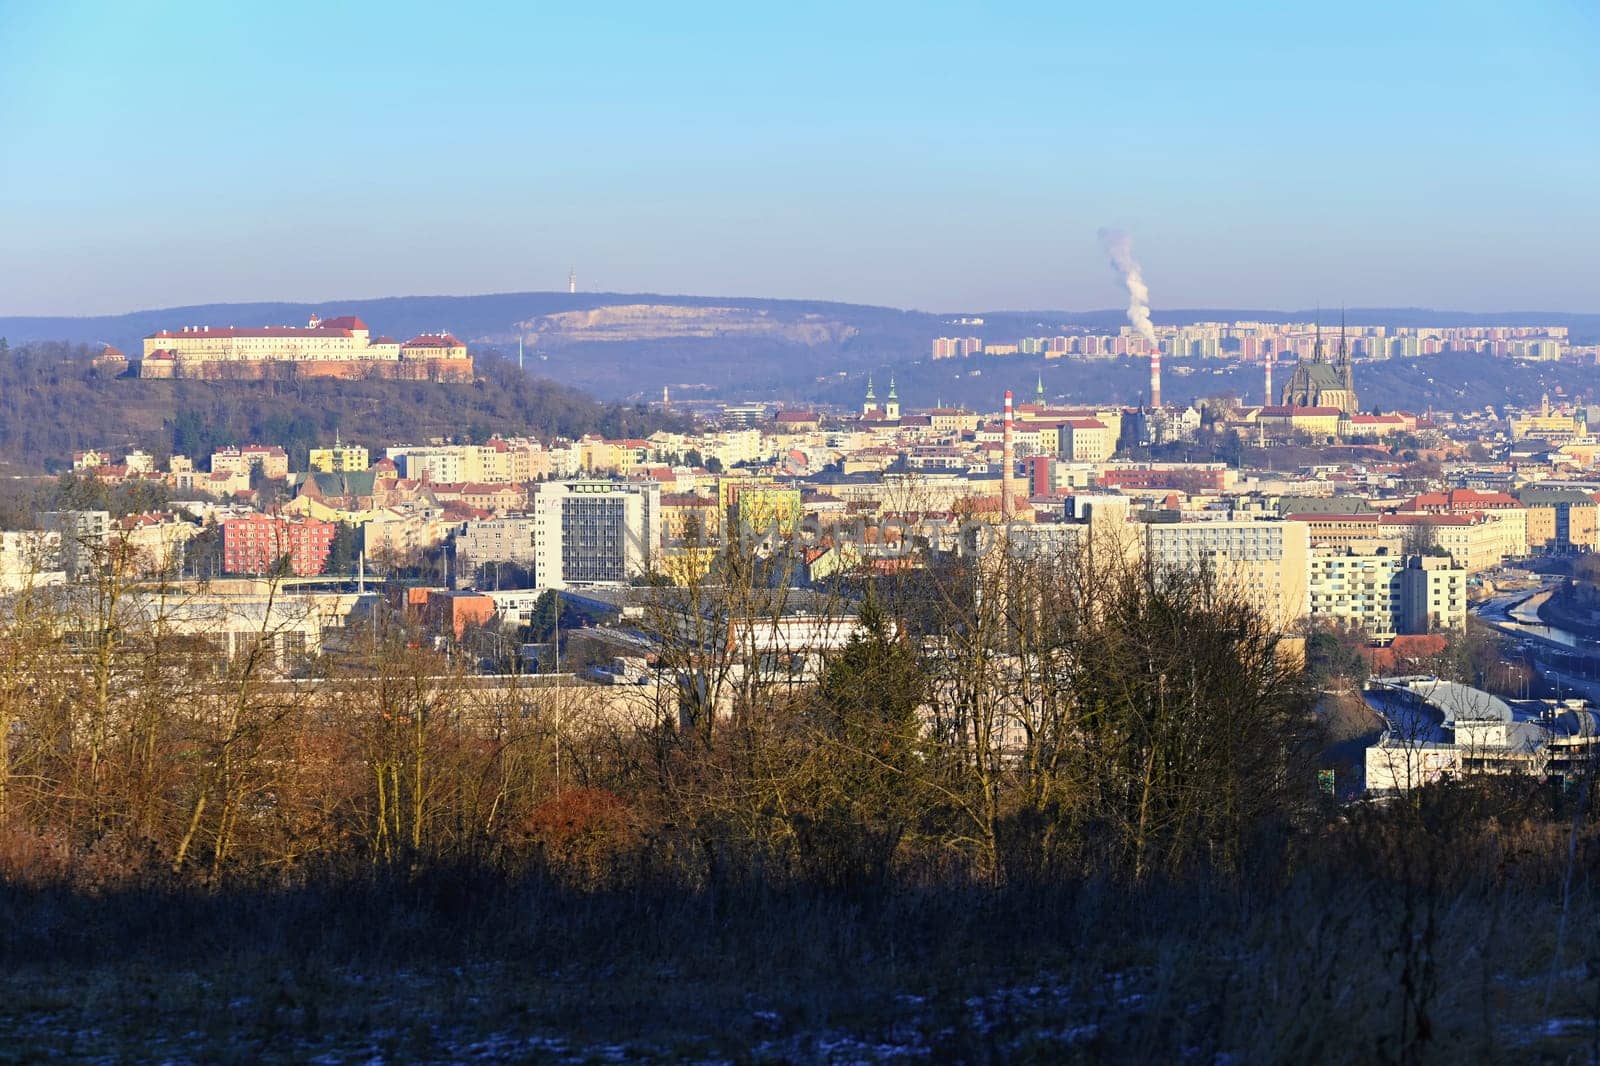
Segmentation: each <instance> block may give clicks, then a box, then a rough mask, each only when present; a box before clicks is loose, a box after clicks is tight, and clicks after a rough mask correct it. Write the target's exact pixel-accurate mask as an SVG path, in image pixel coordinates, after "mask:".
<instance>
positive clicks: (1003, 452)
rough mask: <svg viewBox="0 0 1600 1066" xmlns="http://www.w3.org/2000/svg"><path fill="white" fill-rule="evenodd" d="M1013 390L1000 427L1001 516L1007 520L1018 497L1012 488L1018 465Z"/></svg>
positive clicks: (1009, 394) (1009, 392) (1015, 505)
mask: <svg viewBox="0 0 1600 1066" xmlns="http://www.w3.org/2000/svg"><path fill="white" fill-rule="evenodd" d="M1011 420H1012V414H1011V390H1010V389H1007V390H1006V418H1005V421H1004V422H1002V423H1001V428H1000V465H1001V471H1000V517H1001V519H1003V520H1004V521H1006V522H1009V521H1011V519H1012V517H1013V516H1014V515H1015V514H1016V510H1017V499H1016V495H1015V494H1014V493H1013V492H1012V489H1011V473H1012V468H1013V467H1015V466H1016V462H1017V455H1016V450H1015V447H1014V446H1013V444H1012V442H1011Z"/></svg>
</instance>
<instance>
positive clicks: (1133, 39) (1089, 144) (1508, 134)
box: [0, 3, 1600, 315]
mask: <svg viewBox="0 0 1600 1066" xmlns="http://www.w3.org/2000/svg"><path fill="white" fill-rule="evenodd" d="M1335 16H1336V17H1335ZM0 31H3V32H4V33H5V36H6V39H7V42H8V44H9V45H10V47H9V49H8V55H9V57H10V59H11V60H12V66H11V67H10V68H9V69H8V72H7V91H6V92H5V93H4V94H0V123H4V126H5V128H6V130H7V138H8V149H9V153H10V155H11V160H10V162H9V165H8V166H7V167H6V168H4V169H3V171H0V233H4V234H5V252H6V254H5V255H4V256H0V313H4V314H7V315H61V314H69V315H98V314H106V313H120V312H125V311H126V310H128V309H131V308H137V309H147V308H155V307H167V306H188V305H196V304H207V303H221V302H276V301H290V300H292V301H295V302H301V301H302V299H303V297H302V296H301V295H300V294H304V293H307V292H338V293H341V294H343V295H342V296H341V297H340V298H341V299H363V298H364V299H373V298H383V297H387V296H394V295H396V294H399V293H412V292H435V293H462V294H466V293H483V292H493V291H502V292H503V291H513V292H515V291H527V290H542V291H560V290H562V289H564V288H565V283H566V277H567V271H568V270H569V269H570V268H576V270H577V272H578V281H579V287H580V290H581V291H585V292H589V291H593V290H596V289H603V290H605V291H610V292H658V293H673V292H676V293H717V294H720V295H726V296H742V297H762V298H789V299H815V300H833V301H840V302H849V303H859V304H872V305H878V306H891V307H902V308H985V307H1030V306H1031V307H1095V308H1099V307H1114V306H1116V305H1117V304H1118V303H1119V299H1120V295H1121V293H1120V283H1119V281H1118V279H1117V277H1116V276H1115V275H1114V274H1113V272H1112V271H1111V270H1110V269H1109V268H1108V266H1107V264H1106V262H1105V256H1104V254H1103V252H1102V251H1101V249H1100V247H1099V245H1098V242H1097V240H1096V231H1097V230H1098V229H1099V228H1100V227H1103V226H1114V227H1120V228H1122V229H1125V230H1127V231H1128V232H1129V233H1130V234H1131V236H1132V238H1133V242H1134V249H1135V253H1136V254H1137V256H1138V257H1139V259H1140V261H1141V263H1142V265H1143V271H1144V276H1145V279H1146V280H1147V281H1148V283H1149V285H1150V288H1151V298H1152V305H1153V306H1154V307H1155V308H1156V309H1157V310H1158V313H1159V309H1161V308H1206V307H1217V308H1226V307H1289V308H1298V307H1309V306H1313V305H1314V304H1316V303H1317V302H1319V301H1320V302H1321V303H1322V304H1323V305H1324V306H1328V305H1332V304H1338V303H1341V302H1342V303H1345V304H1347V305H1350V306H1378V307H1388V306H1404V307H1436V308H1473V309H1488V310H1491V311H1492V310H1498V309H1500V308H1506V307H1575V308H1580V309H1585V310H1587V309H1600V308H1596V304H1595V297H1594V295H1593V292H1592V278H1593V277H1594V276H1596V274H1597V273H1600V211H1597V210H1596V208H1595V205H1594V201H1593V197H1592V195H1591V194H1589V192H1588V190H1587V188H1586V186H1585V183H1583V182H1581V181H1575V180H1572V176H1573V175H1577V174H1582V173H1584V172H1587V171H1589V170H1591V169H1593V168H1594V166H1595V164H1596V163H1600V144H1597V143H1596V137H1595V134H1594V132H1593V131H1594V130H1596V129H1600V106H1597V104H1600V92H1597V89H1600V75H1597V73H1596V72H1595V71H1594V69H1593V68H1592V66H1591V65H1590V64H1589V57H1590V56H1591V55H1593V54H1594V52H1595V49H1596V45H1597V44H1600V13H1597V11H1596V10H1594V9H1592V8H1583V7H1578V6H1576V5H1544V6H1535V5H1523V6H1518V7H1515V8H1511V7H1506V6H1502V5H1496V4H1491V3H1472V4H1466V5H1457V6H1455V7H1452V8H1450V9H1449V17H1446V18H1440V17H1437V15H1436V14H1435V13H1433V12H1431V11H1428V10H1422V9H1419V10H1398V9H1395V8H1393V7H1391V6H1389V5H1379V4H1376V3H1359V4H1354V5H1344V6H1342V7H1340V8H1339V9H1338V11H1337V12H1332V13H1330V12H1327V11H1324V10H1322V9H1312V10H1306V11H1299V10H1257V11H1230V12H1218V11H1212V10H1197V9H1193V8H1191V7H1188V6H1186V5H1171V4H1169V5H1153V6H1142V7H1139V8H1137V9H1128V10H1120V11H1106V10H1093V11H1070V10H1058V9H1057V8H1056V7H1054V6H1047V5H1038V6H1021V7H1017V8H1013V9H1011V10H1008V11H1005V12H1001V13H996V12H973V11H970V10H966V9H959V8H954V7H944V6H919V7H917V8H914V9H894V8H877V9H872V10H857V9H853V8H848V7H844V6H842V5H841V6H834V7H829V6H823V7H820V8H808V9H806V10H804V11H800V10H792V11H791V10H779V9H749V8H746V7H742V6H732V5H728V6H718V5H696V6H694V7H692V8H681V9H680V8H675V9H671V10H666V9H660V8H656V7H651V6H646V5H640V6H624V7H621V8H615V9H607V10H606V11H605V12H596V11H586V10H580V9H573V8H570V7H568V8H559V9H532V8H524V7H522V6H517V5H504V6H502V7H495V6H491V7H488V8H474V9H473V10H471V11H470V12H469V11H454V12H452V17H451V18H449V19H440V18H439V17H438V16H437V14H436V12H435V9H428V8H422V7H415V8H411V7H407V6H405V5H398V6H397V5H383V6H378V5H375V4H354V5H351V6H349V7H346V8H340V9H337V10H330V9H325V8H323V7H320V6H314V5H304V4H294V3H289V4H284V5H280V6H275V7H273V8H272V9H270V10H259V11H233V10H225V9H218V8H214V7H210V6H202V5H197V4H187V3H177V4H174V5H171V6H168V7H165V8H163V9H161V10H159V11H156V12H150V11H147V10H144V9H138V8H132V7H122V6H112V5H106V6H104V7H98V6H95V5H77V6H74V5H48V6H36V7H25V6H19V5H12V6H11V7H9V8H7V9H5V10H4V11H3V12H0ZM1586 131H1587V132H1586ZM1572 313H1582V311H1579V312H1572Z"/></svg>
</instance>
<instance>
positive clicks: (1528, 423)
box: [1506, 396, 1589, 441]
mask: <svg viewBox="0 0 1600 1066" xmlns="http://www.w3.org/2000/svg"><path fill="white" fill-rule="evenodd" d="M1506 421H1507V425H1508V428H1509V429H1510V430H1511V439H1512V440H1522V439H1523V438H1525V437H1533V438H1536V439H1539V440H1549V441H1565V440H1571V439H1572V438H1573V437H1581V436H1584V435H1586V434H1587V433H1588V431H1589V426H1588V423H1587V421H1586V420H1585V419H1584V417H1583V416H1582V415H1576V414H1557V413H1555V412H1553V411H1551V410H1550V397H1549V396H1545V397H1544V399H1543V400H1542V401H1541V402H1540V404H1539V413H1538V414H1536V415H1523V416H1521V417H1520V418H1510V419H1507V420H1506Z"/></svg>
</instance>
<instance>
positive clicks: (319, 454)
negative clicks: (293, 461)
mask: <svg viewBox="0 0 1600 1066" xmlns="http://www.w3.org/2000/svg"><path fill="white" fill-rule="evenodd" d="M307 463H308V465H309V466H310V467H311V469H312V470H315V471H317V472H318V473H320V474H357V473H360V472H361V471H363V470H365V469H367V467H368V466H370V465H371V456H369V455H368V454H367V450H366V449H365V448H363V447H362V446H361V445H359V444H335V445H334V446H333V447H331V448H312V449H311V451H310V453H309V457H308V459H307Z"/></svg>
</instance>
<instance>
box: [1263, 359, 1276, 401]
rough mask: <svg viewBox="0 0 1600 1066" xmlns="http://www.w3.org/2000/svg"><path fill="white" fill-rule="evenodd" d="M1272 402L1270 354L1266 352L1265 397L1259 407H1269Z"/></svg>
mask: <svg viewBox="0 0 1600 1066" xmlns="http://www.w3.org/2000/svg"><path fill="white" fill-rule="evenodd" d="M1273 402H1274V401H1273V399H1272V353H1271V352H1268V353H1267V388H1266V395H1265V396H1263V397H1262V400H1261V405H1262V406H1263V407H1271V406H1272V404H1273Z"/></svg>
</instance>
